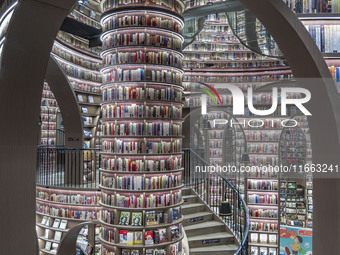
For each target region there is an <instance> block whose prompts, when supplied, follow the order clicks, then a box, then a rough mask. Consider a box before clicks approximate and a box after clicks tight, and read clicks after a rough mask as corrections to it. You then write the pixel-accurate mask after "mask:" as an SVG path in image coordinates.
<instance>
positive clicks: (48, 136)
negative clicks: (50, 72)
mask: <svg viewBox="0 0 340 255" xmlns="http://www.w3.org/2000/svg"><path fill="white" fill-rule="evenodd" d="M57 113H58V103H57V100H56V99H55V97H54V95H53V93H52V91H51V89H50V87H49V86H48V83H47V82H44V86H43V92H42V97H41V107H40V127H41V128H40V143H39V144H40V145H42V146H48V147H54V146H56V145H57Z"/></svg>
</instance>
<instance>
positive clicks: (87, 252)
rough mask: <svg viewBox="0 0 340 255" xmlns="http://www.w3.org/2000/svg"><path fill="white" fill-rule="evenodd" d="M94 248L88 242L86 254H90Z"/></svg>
mask: <svg viewBox="0 0 340 255" xmlns="http://www.w3.org/2000/svg"><path fill="white" fill-rule="evenodd" d="M92 249H93V247H92V245H91V244H89V243H88V244H87V247H86V249H85V254H86V255H90V254H91V252H92Z"/></svg>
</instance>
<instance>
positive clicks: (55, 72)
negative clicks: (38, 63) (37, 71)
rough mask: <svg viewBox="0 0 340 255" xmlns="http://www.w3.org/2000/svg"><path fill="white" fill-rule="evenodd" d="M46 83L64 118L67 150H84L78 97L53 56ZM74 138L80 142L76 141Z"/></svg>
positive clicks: (49, 64) (50, 60)
mask: <svg viewBox="0 0 340 255" xmlns="http://www.w3.org/2000/svg"><path fill="white" fill-rule="evenodd" d="M46 81H47V83H48V84H49V86H50V88H51V90H52V92H53V94H54V96H55V98H56V100H57V102H58V105H59V108H60V111H61V115H62V117H63V121H64V127H65V146H66V148H82V147H83V125H82V119H81V114H80V110H79V106H78V102H77V99H76V95H75V93H74V92H73V90H72V88H71V85H70V83H69V82H68V79H67V77H66V75H65V73H64V71H63V70H62V69H61V68H60V66H59V64H58V63H57V61H56V60H55V58H54V57H53V56H50V59H49V61H48V66H47V71H46ZM68 138H72V139H68ZM73 138H78V139H79V140H78V141H76V140H74V139H73Z"/></svg>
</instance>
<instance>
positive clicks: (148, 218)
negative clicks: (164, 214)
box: [145, 211, 157, 226]
mask: <svg viewBox="0 0 340 255" xmlns="http://www.w3.org/2000/svg"><path fill="white" fill-rule="evenodd" d="M145 222H146V225H147V226H152V225H157V220H156V212H155V211H148V212H145Z"/></svg>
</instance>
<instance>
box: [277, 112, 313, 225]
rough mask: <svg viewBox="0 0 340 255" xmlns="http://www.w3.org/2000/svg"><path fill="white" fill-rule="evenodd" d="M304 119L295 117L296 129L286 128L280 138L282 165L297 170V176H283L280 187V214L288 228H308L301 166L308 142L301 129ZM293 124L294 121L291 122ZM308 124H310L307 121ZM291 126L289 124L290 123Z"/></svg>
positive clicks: (282, 222)
mask: <svg viewBox="0 0 340 255" xmlns="http://www.w3.org/2000/svg"><path fill="white" fill-rule="evenodd" d="M298 120H299V121H303V117H302V116H301V117H300V116H298V117H294V122H295V123H296V124H297V125H298V126H296V127H291V128H284V129H283V130H282V133H281V137H280V142H279V145H280V153H279V154H280V164H282V165H285V166H289V167H292V168H293V169H296V172H297V174H296V175H295V176H293V174H291V173H290V174H289V175H284V174H282V175H281V185H280V210H281V212H280V214H281V224H282V225H287V226H296V227H303V228H305V227H306V219H307V218H306V217H307V216H306V215H307V208H306V200H305V173H303V172H302V171H300V168H299V166H303V165H304V164H306V160H307V140H306V135H305V132H304V131H303V128H304V129H306V127H304V124H303V122H302V126H301V127H300V122H298ZM291 122H292V123H291V124H293V120H292V121H291ZM306 123H308V122H307V121H306ZM288 124H289V122H288Z"/></svg>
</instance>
